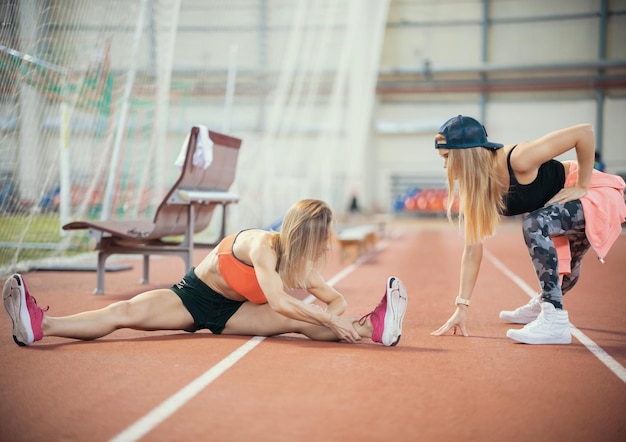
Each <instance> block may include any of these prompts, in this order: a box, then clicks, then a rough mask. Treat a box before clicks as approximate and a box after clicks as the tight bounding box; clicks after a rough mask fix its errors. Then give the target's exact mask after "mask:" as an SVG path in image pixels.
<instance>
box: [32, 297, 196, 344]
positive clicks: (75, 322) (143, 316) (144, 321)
mask: <svg viewBox="0 0 626 442" xmlns="http://www.w3.org/2000/svg"><path fill="white" fill-rule="evenodd" d="M191 327H193V318H192V317H191V314H190V313H189V312H188V311H187V309H186V308H185V306H184V305H183V303H182V301H181V300H180V298H179V297H178V296H176V294H175V293H173V292H172V291H171V290H168V289H158V290H151V291H148V292H144V293H141V294H139V295H137V296H135V297H133V298H132V299H130V300H128V301H119V302H115V303H113V304H111V305H109V306H107V307H104V308H101V309H99V310H91V311H87V312H82V313H77V314H75V315H70V316H63V317H48V316H46V317H44V319H43V322H42V330H43V334H44V336H60V337H65V338H76V339H96V338H101V337H103V336H106V335H108V334H109V333H112V332H114V331H115V330H119V329H121V328H130V329H134V330H146V331H153V330H185V329H189V328H191Z"/></svg>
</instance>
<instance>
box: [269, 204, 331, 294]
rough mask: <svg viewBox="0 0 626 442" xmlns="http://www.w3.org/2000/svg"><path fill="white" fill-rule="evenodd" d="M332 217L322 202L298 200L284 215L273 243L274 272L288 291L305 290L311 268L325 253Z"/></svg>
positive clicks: (328, 208)
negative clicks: (275, 260)
mask: <svg viewBox="0 0 626 442" xmlns="http://www.w3.org/2000/svg"><path fill="white" fill-rule="evenodd" d="M332 222H333V214H332V211H331V210H330V207H329V206H328V205H327V204H326V203H325V202H324V201H320V200H315V199H305V200H300V201H298V202H297V203H295V204H294V205H293V206H291V208H290V209H289V210H288V211H287V213H286V214H285V217H284V218H283V223H282V226H281V228H280V233H279V235H278V240H277V242H276V254H277V256H278V264H277V266H278V267H277V271H278V274H279V275H280V276H281V278H282V280H283V283H284V284H285V286H286V287H288V288H305V286H306V279H307V276H308V274H309V272H310V271H311V266H312V264H313V263H314V262H315V261H318V260H319V259H320V258H321V257H322V256H323V255H324V252H325V251H326V249H327V247H328V244H329V241H330V237H331V234H332Z"/></svg>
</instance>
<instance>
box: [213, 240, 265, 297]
mask: <svg viewBox="0 0 626 442" xmlns="http://www.w3.org/2000/svg"><path fill="white" fill-rule="evenodd" d="M239 233H241V232H239ZM239 233H236V234H232V235H230V236H227V237H226V238H224V239H223V240H222V241H221V242H220V243H219V245H218V246H217V262H218V265H219V267H220V273H221V274H222V276H223V277H224V280H226V283H227V284H228V285H229V286H230V287H231V288H232V289H233V290H234V291H236V292H237V293H239V294H240V295H241V296H243V297H244V298H246V299H247V300H248V301H250V302H253V303H255V304H265V303H267V298H266V297H265V293H263V290H261V286H259V281H258V280H257V279H256V272H255V271H254V267H252V266H251V265H248V264H246V263H245V262H243V261H241V260H240V259H239V258H237V257H236V256H235V254H234V253H233V245H234V244H235V241H236V240H237V237H238V236H239Z"/></svg>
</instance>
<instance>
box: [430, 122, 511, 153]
mask: <svg viewBox="0 0 626 442" xmlns="http://www.w3.org/2000/svg"><path fill="white" fill-rule="evenodd" d="M439 133H440V134H442V135H443V136H444V137H446V142H445V143H437V140H435V149H467V148H470V147H484V148H486V149H492V150H496V149H500V148H501V147H502V146H504V145H503V144H500V143H492V142H490V141H489V140H487V131H486V130H485V126H483V125H482V124H480V123H479V122H478V121H476V120H475V119H473V118H472V117H466V116H464V115H458V116H456V117H454V118H450V119H449V120H448V121H446V122H445V123H443V125H442V126H441V127H440V128H439Z"/></svg>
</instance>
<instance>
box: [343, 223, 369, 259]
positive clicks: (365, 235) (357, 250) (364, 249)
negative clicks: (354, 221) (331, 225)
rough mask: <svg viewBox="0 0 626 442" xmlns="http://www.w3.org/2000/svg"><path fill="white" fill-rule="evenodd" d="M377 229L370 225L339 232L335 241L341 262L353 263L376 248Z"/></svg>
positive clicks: (352, 227) (344, 229)
mask: <svg viewBox="0 0 626 442" xmlns="http://www.w3.org/2000/svg"><path fill="white" fill-rule="evenodd" d="M378 230H379V227H378V226H376V225H372V224H363V225H356V226H350V227H346V228H343V229H340V230H339V233H338V234H337V241H338V242H339V247H340V260H341V262H342V263H343V262H345V261H349V262H354V261H356V260H357V259H358V258H359V257H361V256H363V255H365V254H366V253H368V252H370V251H371V250H373V249H374V247H376V243H377V242H378Z"/></svg>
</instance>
